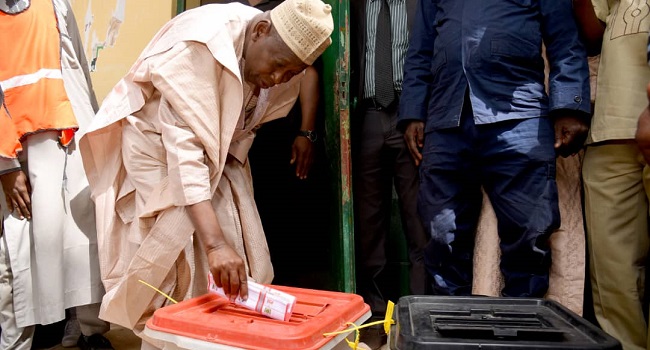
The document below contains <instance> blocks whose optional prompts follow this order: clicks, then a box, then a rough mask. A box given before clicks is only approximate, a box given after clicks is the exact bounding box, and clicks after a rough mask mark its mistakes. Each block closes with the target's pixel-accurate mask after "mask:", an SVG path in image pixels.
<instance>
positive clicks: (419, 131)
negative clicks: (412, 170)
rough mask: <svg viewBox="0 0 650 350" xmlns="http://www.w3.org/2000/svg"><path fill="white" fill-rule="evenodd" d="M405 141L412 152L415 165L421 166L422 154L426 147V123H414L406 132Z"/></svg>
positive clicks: (410, 124) (409, 125) (411, 123)
mask: <svg viewBox="0 0 650 350" xmlns="http://www.w3.org/2000/svg"><path fill="white" fill-rule="evenodd" d="M404 141H406V146H407V147H408V148H409V151H410V152H411V156H412V157H413V160H414V161H415V165H416V166H419V165H420V163H421V162H422V152H420V150H421V149H422V147H424V122H421V121H412V122H410V123H409V124H408V126H407V127H406V131H405V132H404Z"/></svg>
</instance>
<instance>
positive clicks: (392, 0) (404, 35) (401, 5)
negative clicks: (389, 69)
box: [363, 0, 409, 98]
mask: <svg viewBox="0 0 650 350" xmlns="http://www.w3.org/2000/svg"><path fill="white" fill-rule="evenodd" d="M386 1H387V2H388V5H389V6H390V14H391V18H390V19H391V34H392V35H391V37H392V39H393V43H392V47H393V82H394V84H395V91H402V76H403V70H404V57H406V51H407V50H408V45H409V41H408V38H409V31H408V23H407V17H406V0H386ZM381 3H382V1H381V0H367V3H366V6H367V11H366V15H367V19H366V21H367V23H368V25H367V26H366V38H367V40H366V67H365V69H366V74H365V77H366V79H365V83H364V84H365V86H364V89H363V91H364V96H363V97H364V98H369V97H374V96H375V42H376V36H377V35H376V28H377V17H378V16H379V10H380V9H381Z"/></svg>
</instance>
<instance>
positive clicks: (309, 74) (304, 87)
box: [290, 66, 320, 179]
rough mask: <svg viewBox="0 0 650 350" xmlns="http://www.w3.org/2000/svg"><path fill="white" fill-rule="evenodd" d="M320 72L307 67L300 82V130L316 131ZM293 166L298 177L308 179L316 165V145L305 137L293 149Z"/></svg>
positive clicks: (296, 142) (299, 137)
mask: <svg viewBox="0 0 650 350" xmlns="http://www.w3.org/2000/svg"><path fill="white" fill-rule="evenodd" d="M318 84H319V81H318V71H317V70H316V68H314V67H313V66H309V67H307V69H306V70H305V76H304V77H303V78H302V80H301V82H300V112H301V113H300V114H301V122H300V130H304V131H312V132H315V130H316V115H317V112H318V101H319V95H320V89H319V85H318ZM290 163H291V164H295V165H296V176H297V177H298V178H300V179H306V178H307V175H308V174H309V170H310V169H311V165H312V164H313V163H314V143H313V142H312V141H311V140H309V139H308V138H307V137H305V136H301V135H298V136H296V138H295V139H294V141H293V146H292V147H291V161H290Z"/></svg>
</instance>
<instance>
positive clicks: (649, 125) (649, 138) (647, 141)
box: [635, 84, 650, 164]
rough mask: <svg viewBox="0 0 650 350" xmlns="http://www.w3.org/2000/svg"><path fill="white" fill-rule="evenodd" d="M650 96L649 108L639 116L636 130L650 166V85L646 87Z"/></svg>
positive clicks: (640, 145)
mask: <svg viewBox="0 0 650 350" xmlns="http://www.w3.org/2000/svg"><path fill="white" fill-rule="evenodd" d="M646 93H647V95H648V106H646V108H645V109H644V110H643V112H642V113H641V115H640V116H639V122H638V126H637V129H636V136H635V138H636V143H637V144H638V146H639V150H640V151H641V154H643V158H645V161H646V163H648V164H650V84H648V86H647V87H646Z"/></svg>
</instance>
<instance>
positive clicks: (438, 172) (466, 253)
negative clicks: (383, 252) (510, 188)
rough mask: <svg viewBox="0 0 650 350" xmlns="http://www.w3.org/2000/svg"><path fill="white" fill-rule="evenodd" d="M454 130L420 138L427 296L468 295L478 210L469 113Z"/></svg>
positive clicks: (468, 111)
mask: <svg viewBox="0 0 650 350" xmlns="http://www.w3.org/2000/svg"><path fill="white" fill-rule="evenodd" d="M468 105H469V104H468V103H466V107H467V108H466V110H464V111H463V115H462V117H461V126H460V127H459V128H453V129H445V130H436V131H432V132H430V133H427V134H426V135H425V140H424V148H423V152H422V155H423V159H422V164H421V165H420V188H419V191H418V212H419V214H420V217H421V220H422V224H423V226H424V230H425V232H426V233H427V234H428V235H429V238H430V240H429V242H428V243H427V245H426V248H425V253H424V261H425V266H426V270H427V276H428V278H429V280H430V283H431V288H432V291H433V293H435V294H442V295H469V294H470V293H471V291H472V270H473V266H472V261H473V259H472V258H473V250H474V232H475V230H476V224H477V221H478V216H479V213H480V210H481V201H482V194H481V188H480V186H481V185H480V182H481V179H480V178H479V176H478V174H477V169H476V164H477V163H476V161H477V159H476V157H475V146H474V140H475V138H476V136H477V135H476V132H475V131H476V130H475V126H474V120H473V116H472V113H471V108H469V106H468Z"/></svg>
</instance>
